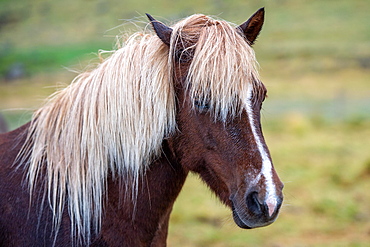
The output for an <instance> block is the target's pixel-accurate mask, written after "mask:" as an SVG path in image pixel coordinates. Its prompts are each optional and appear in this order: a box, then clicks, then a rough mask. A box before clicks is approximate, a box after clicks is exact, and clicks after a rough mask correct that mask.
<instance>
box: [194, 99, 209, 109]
mask: <svg viewBox="0 0 370 247" xmlns="http://www.w3.org/2000/svg"><path fill="white" fill-rule="evenodd" d="M194 106H195V107H196V108H197V109H198V110H200V111H207V110H208V109H209V107H210V105H209V103H208V102H202V101H200V100H195V101H194Z"/></svg>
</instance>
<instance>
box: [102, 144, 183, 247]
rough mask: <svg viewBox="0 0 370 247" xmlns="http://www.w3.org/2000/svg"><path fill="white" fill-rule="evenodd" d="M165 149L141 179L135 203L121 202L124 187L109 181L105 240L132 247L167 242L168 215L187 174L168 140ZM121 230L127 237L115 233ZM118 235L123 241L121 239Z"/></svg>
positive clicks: (103, 231) (103, 228)
mask: <svg viewBox="0 0 370 247" xmlns="http://www.w3.org/2000/svg"><path fill="white" fill-rule="evenodd" d="M162 150H163V151H162V155H161V156H160V157H159V158H158V159H156V161H154V162H153V163H152V164H151V165H150V166H149V169H148V170H147V171H146V172H145V174H144V175H143V177H142V178H141V179H140V182H139V190H138V197H137V199H136V203H135V204H133V203H132V201H131V200H126V201H125V200H124V202H122V191H121V189H122V188H120V185H119V183H118V182H117V181H114V180H112V179H110V180H109V182H108V193H109V195H108V201H107V206H106V210H105V216H104V217H105V220H104V221H103V225H102V236H103V239H115V241H117V243H122V241H123V242H124V243H128V244H130V245H132V246H134V245H136V246H139V245H140V246H141V244H142V243H143V242H144V243H152V244H153V242H159V243H160V244H163V241H165V239H166V235H167V227H168V220H169V215H170V213H171V210H172V207H173V204H174V202H175V200H176V198H177V196H178V194H179V192H180V190H181V188H182V186H183V184H184V182H185V179H186V177H187V174H188V172H187V171H186V170H184V169H183V168H182V166H181V165H180V164H179V163H178V162H177V161H176V157H175V156H174V155H173V153H172V151H171V148H170V146H169V144H168V142H167V141H164V142H163V145H162ZM120 196H121V197H120ZM118 229H119V231H120V232H121V233H122V232H124V234H116V231H117V230H118ZM118 235H119V236H123V238H124V239H122V240H120V239H119V237H118ZM156 239H158V240H156ZM119 241H121V242H119ZM137 241H140V244H139V242H137ZM161 241H162V242H161ZM148 245H149V244H148Z"/></svg>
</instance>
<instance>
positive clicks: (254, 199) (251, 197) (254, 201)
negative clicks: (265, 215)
mask: <svg viewBox="0 0 370 247" xmlns="http://www.w3.org/2000/svg"><path fill="white" fill-rule="evenodd" d="M246 200H247V207H248V209H249V210H250V211H251V212H252V213H253V214H262V210H263V209H262V208H263V205H262V204H261V203H260V202H259V200H258V193H257V192H255V191H253V192H251V193H249V194H248V195H247V199H246Z"/></svg>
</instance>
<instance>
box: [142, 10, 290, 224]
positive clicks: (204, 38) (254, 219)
mask: <svg viewBox="0 0 370 247" xmlns="http://www.w3.org/2000/svg"><path fill="white" fill-rule="evenodd" d="M148 17H149V19H150V21H151V23H152V25H153V28H154V30H155V32H156V34H157V36H158V37H159V38H160V39H161V40H162V41H163V43H165V44H166V45H167V46H168V47H169V56H170V58H169V61H170V63H172V66H171V67H172V68H173V69H172V71H171V72H170V73H172V76H173V77H174V78H175V79H174V85H175V92H176V98H177V112H176V124H177V129H178V131H177V132H176V134H175V135H174V136H173V137H172V138H170V139H169V142H170V143H171V146H172V149H173V152H174V153H175V156H176V157H177V158H178V161H179V163H180V164H181V165H182V166H183V167H184V169H186V170H189V171H192V172H195V173H197V174H199V175H200V177H201V178H202V179H203V180H204V181H205V182H206V184H207V185H208V186H209V187H210V188H211V190H213V191H214V192H215V194H216V195H217V196H218V197H219V198H220V200H221V201H222V202H224V203H225V204H226V205H227V206H229V207H230V208H231V209H232V212H233V217H234V220H235V222H236V224H237V225H238V226H239V227H241V228H255V227H261V226H266V225H268V224H271V223H272V222H273V221H274V220H275V219H276V217H277V215H278V212H279V209H280V206H281V204H282V201H283V195H282V189H283V183H282V182H281V181H280V179H279V177H278V175H277V173H276V171H275V169H274V167H273V164H272V160H271V157H270V153H269V151H268V148H267V146H266V143H265V140H264V137H263V134H262V129H261V123H260V111H261V107H262V102H263V100H264V98H265V97H266V88H265V87H264V85H263V84H262V82H261V81H260V80H259V78H258V73H257V71H256V69H255V57H254V52H253V50H252V48H251V45H252V44H253V43H254V41H255V40H256V38H257V36H258V34H259V32H260V30H261V28H262V25H263V22H264V9H260V10H258V11H257V12H256V13H255V14H254V15H253V16H252V17H251V18H250V19H249V20H248V21H246V22H245V23H243V24H242V25H240V26H238V27H234V26H231V25H230V24H229V23H226V22H224V21H218V20H213V19H210V18H209V17H206V16H203V15H194V16H191V17H189V18H187V19H185V20H184V21H182V22H180V23H179V24H177V25H176V26H174V27H168V26H166V25H165V24H163V23H161V22H159V21H157V20H155V19H154V18H153V17H151V16H150V15H148Z"/></svg>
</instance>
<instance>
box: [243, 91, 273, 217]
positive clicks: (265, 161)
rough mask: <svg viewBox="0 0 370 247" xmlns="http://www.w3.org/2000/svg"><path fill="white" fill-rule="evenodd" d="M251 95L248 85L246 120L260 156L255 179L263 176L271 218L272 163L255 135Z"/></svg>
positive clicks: (259, 139) (258, 137)
mask: <svg viewBox="0 0 370 247" xmlns="http://www.w3.org/2000/svg"><path fill="white" fill-rule="evenodd" d="M252 93H253V86H252V85H249V86H248V92H247V99H246V102H245V106H246V111H247V113H248V119H249V124H250V126H251V129H252V133H253V136H254V139H255V141H256V144H257V147H258V151H259V153H260V154H261V158H262V168H261V172H260V174H258V176H257V177H260V176H261V175H262V176H264V178H265V182H266V184H265V186H266V197H265V202H266V204H267V207H268V210H269V215H270V216H271V215H272V214H273V213H274V211H275V208H276V205H277V200H276V198H277V195H276V188H275V185H274V182H273V179H272V163H271V160H270V158H269V156H268V155H267V151H266V149H265V148H264V146H263V145H262V142H261V138H260V136H259V135H258V134H257V130H256V126H255V119H254V115H253V107H252Z"/></svg>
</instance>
